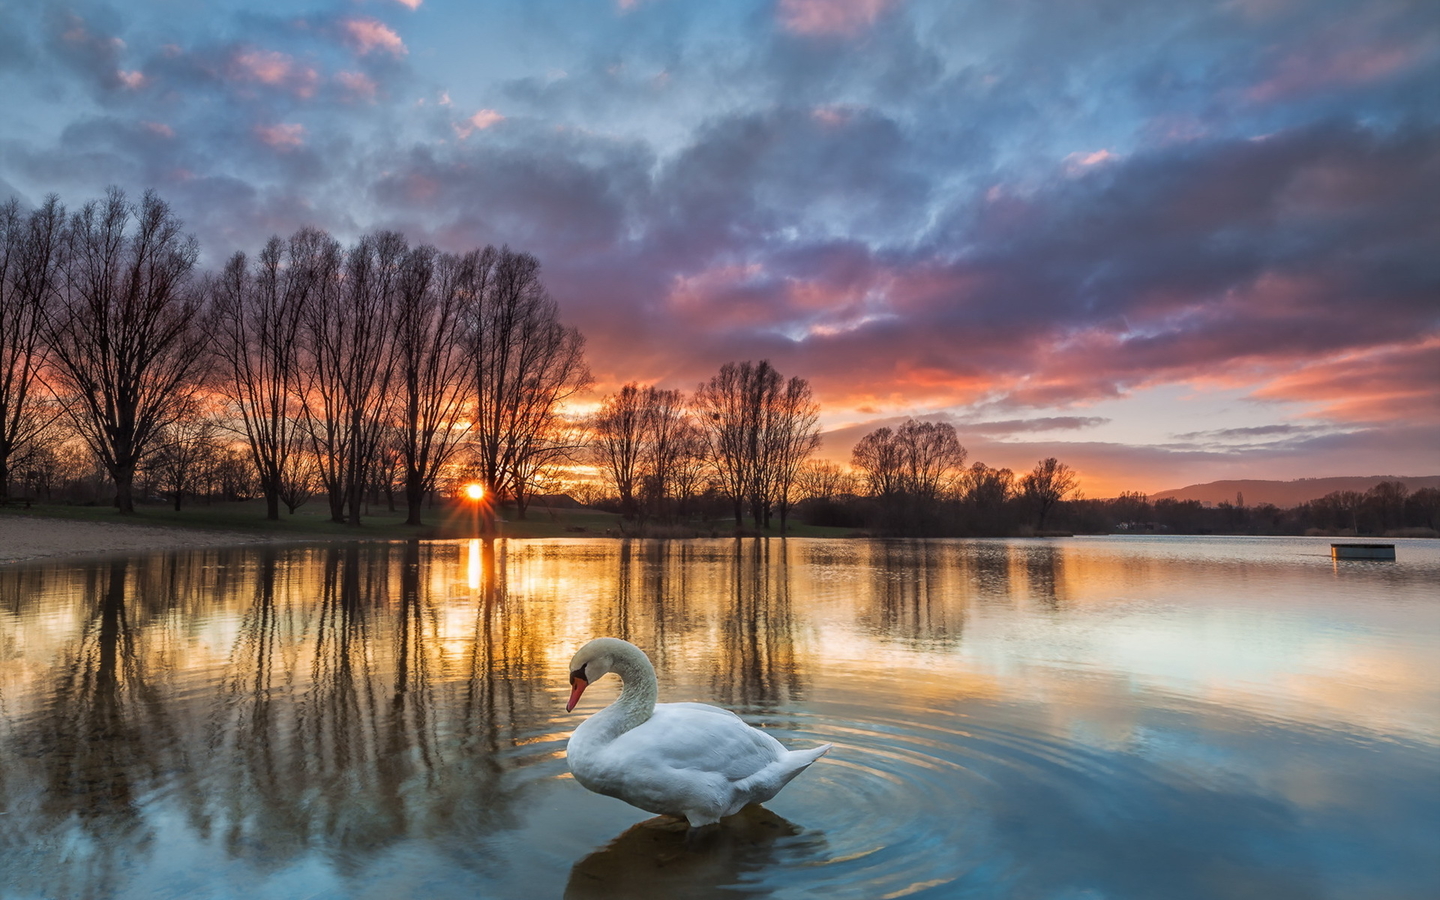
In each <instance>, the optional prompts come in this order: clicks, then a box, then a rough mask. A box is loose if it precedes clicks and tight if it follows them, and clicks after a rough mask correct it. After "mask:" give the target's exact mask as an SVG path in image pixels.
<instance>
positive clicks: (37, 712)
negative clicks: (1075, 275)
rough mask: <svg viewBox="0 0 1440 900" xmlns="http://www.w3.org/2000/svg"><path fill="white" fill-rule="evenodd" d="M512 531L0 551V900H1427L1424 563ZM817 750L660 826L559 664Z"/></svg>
mask: <svg viewBox="0 0 1440 900" xmlns="http://www.w3.org/2000/svg"><path fill="white" fill-rule="evenodd" d="M1397 544H1398V548H1397V552H1398V559H1397V560H1396V561H1395V562H1366V561H1356V562H1333V561H1332V560H1331V559H1330V558H1329V542H1328V540H1327V539H1311V538H1230V537H1227V538H1192V537H1166V538H1143V537H1097V538H1069V539H1034V540H954V541H951V540H931V541H882V540H811V539H789V540H779V539H770V540H759V539H734V540H699V541H671V542H659V541H616V540H587V539H574V540H533V541H518V540H509V541H505V540H501V541H497V542H493V543H481V542H478V541H474V542H469V541H457V542H434V543H408V544H407V543H379V542H377V543H347V544H331V545H319V546H309V545H306V546H260V547H256V546H255V545H250V546H247V547H243V548H236V549H205V550H196V551H186V552H176V553H166V554H155V555H148V556H137V557H130V558H108V559H97V560H86V561H79V562H77V561H73V560H70V561H63V562H56V561H49V562H35V563H28V564H21V565H9V566H3V567H0V897H3V898H5V900H11V898H41V897H43V898H62V897H63V898H109V897H123V898H152V897H176V898H201V897H205V898H210V897H213V898H245V900H261V898H287V900H288V898H296V897H306V898H332V897H334V898H339V897H357V898H359V897H364V898H368V897H375V898H391V897H426V898H467V900H472V898H512V897H513V898H537V897H574V898H580V897H637V898H645V897H686V898H696V897H702V898H703V897H735V896H742V897H776V898H801V897H805V898H810V897H824V898H827V900H842V898H856V900H876V898H888V897H907V896H913V897H924V898H952V897H965V898H971V897H975V898H984V897H1004V898H1056V900H1067V898H1107V900H1116V898H1137V900H1139V898H1158V897H1164V898H1182V900H1183V898H1196V900H1200V898H1206V900H1213V898H1264V900H1276V898H1337V900H1338V898H1346V900H1350V898H1362V897H1363V898H1417V900H1418V898H1422V897H1423V898H1433V897H1434V896H1435V895H1436V890H1437V885H1440V852H1437V848H1440V541H1433V540H1402V541H1399V542H1397ZM599 635H613V636H617V637H623V638H626V639H628V640H630V641H632V642H634V643H636V644H638V645H640V646H641V647H642V648H644V649H645V650H646V651H647V652H648V653H649V654H650V656H651V659H652V660H653V662H654V663H655V667H656V670H657V673H658V676H659V679H660V695H661V699H662V700H672V701H677V700H700V701H703V702H708V703H714V704H717V705H721V706H725V707H728V708H730V709H733V710H735V711H736V712H738V713H740V714H741V715H742V716H743V717H744V718H745V719H746V720H747V721H749V722H751V723H752V724H755V725H757V726H760V727H762V728H765V729H766V730H768V731H769V732H770V733H772V734H774V735H775V736H776V737H778V738H779V739H780V740H781V741H782V742H784V743H786V744H787V745H789V746H792V747H809V746H815V745H816V744H818V743H820V742H824V741H832V742H834V744H835V748H834V750H832V751H831V753H830V754H829V755H828V756H827V757H825V758H824V759H821V760H820V761H819V762H817V763H816V764H815V765H813V766H812V767H811V768H810V769H809V770H808V771H806V772H805V773H803V774H802V775H801V776H800V777H799V778H797V779H796V780H795V781H794V782H792V783H791V784H790V785H789V786H788V787H787V788H785V790H784V791H782V792H781V794H780V795H779V796H778V797H776V798H775V799H774V800H772V801H771V802H770V803H768V804H766V805H765V807H763V808H754V807H752V808H751V809H749V810H747V811H746V812H745V813H743V814H741V815H738V816H735V817H733V818H732V819H729V820H726V821H725V822H723V823H722V824H721V825H720V826H716V827H715V828H713V829H710V830H709V831H707V832H704V833H701V834H698V835H691V836H688V837H687V836H686V835H685V834H683V833H680V832H678V831H675V830H673V829H667V828H664V827H657V823H655V822H653V821H651V822H647V820H650V819H651V817H650V816H649V815H648V814H646V813H644V812H641V811H640V810H637V809H634V808H632V807H629V806H627V805H626V804H624V803H622V802H621V801H619V800H614V799H611V798H607V797H602V796H598V795H595V794H591V793H589V792H587V791H586V790H585V789H583V788H582V787H580V786H579V785H578V784H577V783H576V782H575V781H574V780H573V779H572V778H571V777H570V775H569V772H568V769H567V767H566V763H565V741H566V739H567V737H568V736H569V734H570V732H571V730H572V729H573V728H574V727H575V725H576V724H578V723H579V722H580V721H582V719H583V717H584V716H586V715H589V714H591V713H593V712H595V711H596V710H598V709H599V708H601V707H602V706H603V705H605V704H606V703H608V702H610V700H612V699H613V698H614V697H615V696H616V694H617V692H618V682H617V681H616V679H614V678H608V679H603V680H601V681H599V682H597V683H596V684H595V685H594V686H593V687H591V689H590V690H589V691H588V692H587V693H586V694H585V697H584V700H583V701H582V703H581V705H580V707H579V708H577V709H576V711H575V713H573V714H567V713H566V712H565V700H566V698H567V696H568V695H569V686H568V684H567V679H566V676H567V664H568V663H569V661H570V657H571V655H572V654H573V653H574V651H575V650H576V649H577V648H578V647H579V646H580V645H581V644H583V643H584V642H585V641H586V640H588V639H589V638H591V637H594V636H599Z"/></svg>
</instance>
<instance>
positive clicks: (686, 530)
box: [0, 500, 848, 541]
mask: <svg viewBox="0 0 1440 900" xmlns="http://www.w3.org/2000/svg"><path fill="white" fill-rule="evenodd" d="M0 515H27V516H45V517H50V518H57V519H70V520H74V521H85V522H117V523H122V524H131V525H155V526H163V527H170V528H195V529H201V530H208V531H237V532H245V533H254V534H265V535H271V536H274V537H289V538H294V539H295V540H317V541H324V540H353V539H359V540H407V539H413V538H421V539H425V540H440V539H446V538H469V537H475V536H476V535H477V533H478V532H477V526H476V521H475V517H474V511H473V509H472V508H471V507H469V506H468V505H460V504H450V505H445V506H439V505H437V506H436V507H435V508H433V509H427V510H425V513H424V518H425V524H424V525H419V526H416V525H406V524H405V513H404V511H403V510H401V511H397V512H393V513H392V512H390V511H389V510H388V509H387V508H386V507H384V506H383V505H381V506H377V507H375V508H374V509H372V514H371V515H368V516H365V517H363V518H362V520H361V524H360V526H359V527H354V526H350V525H339V524H336V523H334V522H332V521H330V516H329V512H328V508H327V507H326V506H325V505H324V504H323V503H308V504H306V505H305V506H302V507H300V509H298V510H296V511H295V513H294V514H293V515H291V514H290V513H287V512H285V511H284V510H283V509H282V510H281V513H280V520H279V521H277V522H271V521H269V520H267V519H266V518H265V502H264V501H263V500H245V501H241V502H237V503H209V504H203V503H201V504H195V505H193V506H186V507H184V508H183V509H181V510H180V511H179V512H176V511H175V509H174V508H173V507H171V506H170V505H168V504H137V506H136V509H135V514H134V515H129V516H122V515H120V513H119V512H117V511H116V510H115V509H114V508H113V507H109V506H70V505H63V504H33V505H32V506H31V507H29V508H28V509H27V508H25V507H24V506H23V505H15V504H12V505H9V506H0ZM500 519H501V521H500V522H499V523H498V525H497V527H498V535H499V536H500V537H512V538H548V537H658V538H687V537H728V536H731V535H733V534H735V533H736V530H735V528H734V523H733V522H729V521H725V522H715V523H694V524H682V525H659V524H645V525H641V524H638V523H634V522H624V521H622V520H621V518H620V517H619V516H618V515H616V514H614V513H607V512H602V511H600V510H595V509H587V508H578V509H559V508H555V509H551V508H547V507H543V506H538V507H537V506H531V507H530V508H529V509H528V510H526V516H525V518H524V519H519V518H517V517H516V516H515V511H514V510H513V509H510V508H506V509H504V510H502V511H501V513H500ZM741 533H743V534H750V535H753V534H756V532H754V531H750V530H744V531H742V532H741ZM786 533H787V534H788V535H789V536H791V537H842V536H844V535H845V534H847V533H848V530H847V529H841V528H822V527H816V526H808V525H801V524H794V523H792V524H791V525H790V527H789V528H788V529H787V532H786ZM765 534H766V535H778V534H779V532H778V530H775V531H770V532H766V533H765Z"/></svg>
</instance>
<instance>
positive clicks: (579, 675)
mask: <svg viewBox="0 0 1440 900" xmlns="http://www.w3.org/2000/svg"><path fill="white" fill-rule="evenodd" d="M570 677H571V678H572V679H573V678H579V679H580V680H581V681H585V682H588V681H589V680H590V679H588V678H586V677H585V667H584V666H581V667H580V668H578V669H576V670H575V671H573V672H571V673H570Z"/></svg>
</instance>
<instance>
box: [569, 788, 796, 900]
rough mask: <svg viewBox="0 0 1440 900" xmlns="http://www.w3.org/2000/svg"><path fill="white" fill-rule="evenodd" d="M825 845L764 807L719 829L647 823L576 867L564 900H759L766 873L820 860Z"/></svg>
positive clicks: (746, 811)
mask: <svg viewBox="0 0 1440 900" xmlns="http://www.w3.org/2000/svg"><path fill="white" fill-rule="evenodd" d="M823 847H824V839H823V838H822V837H820V836H819V835H818V834H811V833H807V832H806V831H805V829H803V828H801V827H800V826H798V825H796V824H794V823H793V822H789V821H787V820H785V819H783V818H781V817H780V816H777V815H776V814H775V813H773V812H771V811H770V810H768V809H766V808H764V807H763V806H747V807H745V808H744V809H743V810H741V811H740V812H738V813H736V814H735V815H733V816H730V817H729V818H726V819H722V820H720V822H719V823H718V824H716V825H711V826H708V827H706V828H702V829H697V830H693V831H692V830H690V829H689V828H688V827H686V825H685V822H684V820H683V819H682V820H676V819H671V818H666V817H663V816H661V817H658V818H654V819H648V820H646V821H644V822H641V823H640V824H638V825H635V826H632V827H631V828H630V829H629V830H628V831H626V832H624V833H623V834H621V835H620V836H619V837H617V838H615V840H613V841H611V842H610V843H609V844H607V845H605V846H604V847H603V848H601V849H599V850H597V851H595V852H594V853H592V854H590V855H589V856H587V857H585V858H584V859H582V860H580V861H579V862H577V863H576V864H575V866H574V868H572V869H571V870H570V881H569V882H568V883H567V884H566V885H565V897H566V900H586V898H591V897H597V898H598V897H606V898H615V897H625V898H638V900H643V898H647V897H665V898H670V897H686V898H709V897H713V898H717V900H718V898H733V897H735V896H736V893H737V891H739V892H741V893H744V894H747V895H749V896H763V895H764V894H768V893H769V891H768V890H765V889H764V888H763V887H761V886H760V885H759V883H758V881H759V879H758V878H757V875H758V874H759V873H761V872H762V871H763V870H765V869H767V868H770V867H772V866H775V865H777V864H780V863H782V862H783V863H784V864H785V865H786V866H791V865H793V864H795V863H796V862H797V861H804V860H806V859H820V858H822V857H823V855H824V854H823Z"/></svg>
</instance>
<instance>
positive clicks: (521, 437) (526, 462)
mask: <svg viewBox="0 0 1440 900" xmlns="http://www.w3.org/2000/svg"><path fill="white" fill-rule="evenodd" d="M481 265H482V267H483V268H484V270H485V273H486V274H485V276H484V278H483V279H481V283H482V285H483V291H482V293H481V294H480V296H478V297H477V298H476V299H477V300H478V301H479V306H478V308H477V309H475V310H474V314H473V316H472V318H471V322H470V346H471V348H472V351H473V353H474V366H475V369H474V373H475V381H474V386H475V391H476V400H477V402H476V415H475V427H474V430H473V432H472V434H473V440H472V445H473V448H474V452H475V461H476V466H477V468H478V470H479V475H480V480H481V482H482V483H483V484H484V487H485V490H486V492H487V494H488V496H490V497H492V498H495V499H496V500H498V499H499V498H500V497H502V496H504V495H507V494H508V495H509V496H510V497H511V498H513V499H514V500H515V501H516V504H517V507H518V511H519V515H521V516H522V517H523V515H524V503H525V493H526V490H527V477H528V476H529V475H530V474H532V473H534V472H536V471H538V470H539V468H540V467H541V465H543V464H544V463H545V462H549V461H552V460H553V459H555V458H556V457H558V456H563V455H565V454H568V453H571V452H573V451H574V450H575V449H576V448H575V447H573V446H566V445H565V444H564V442H563V440H558V439H557V435H558V434H563V433H564V429H561V428H560V427H559V422H558V418H559V411H560V410H559V408H560V406H561V404H563V403H564V402H565V401H566V400H568V399H569V398H570V397H572V396H574V395H575V394H576V393H577V392H579V391H581V390H583V389H584V388H586V387H588V386H589V384H590V370H589V368H588V367H587V366H586V365H585V358H584V348H585V339H584V337H583V336H582V335H581V334H580V332H579V331H578V330H576V329H574V328H568V327H566V326H564V325H561V324H560V321H559V308H558V306H557V305H556V303H555V300H554V299H553V298H552V297H551V296H550V294H549V293H548V292H547V291H546V290H545V286H544V284H543V283H542V282H541V280H540V262H539V261H538V260H537V259H536V258H535V257H534V256H531V255H530V254H528V253H517V252H514V251H512V250H510V249H509V248H508V247H507V248H504V249H501V250H498V251H496V250H493V249H491V248H487V249H486V251H485V252H484V253H483V254H482V259H481ZM494 508H495V507H494V504H493V503H491V504H487V505H486V506H485V511H486V514H487V516H488V515H493V511H494Z"/></svg>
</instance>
